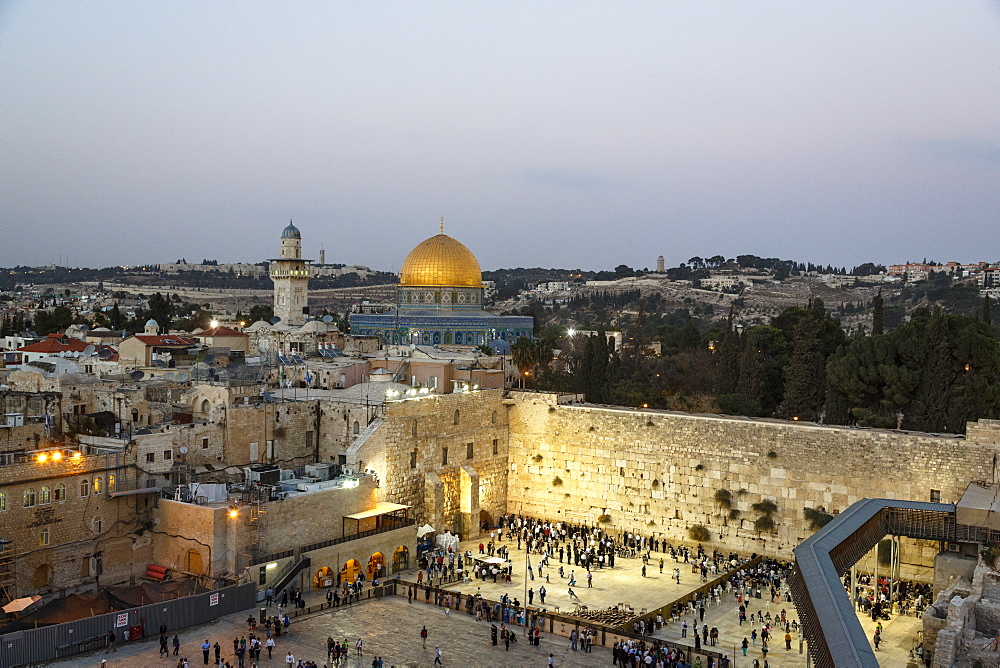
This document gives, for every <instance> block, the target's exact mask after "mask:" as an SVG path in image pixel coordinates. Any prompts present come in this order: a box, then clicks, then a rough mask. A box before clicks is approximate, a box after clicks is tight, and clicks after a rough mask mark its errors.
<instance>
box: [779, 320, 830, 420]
mask: <svg viewBox="0 0 1000 668" xmlns="http://www.w3.org/2000/svg"><path fill="white" fill-rule="evenodd" d="M818 332H819V323H818V321H817V320H815V319H813V318H807V319H804V320H802V321H801V322H800V323H799V325H798V326H797V327H796V331H795V344H794V345H795V347H794V348H793V350H792V359H791V361H790V362H789V364H788V366H787V367H786V370H785V391H784V399H783V400H782V402H781V408H780V411H779V412H780V414H781V415H782V416H783V417H789V418H790V417H796V418H797V417H803V418H805V419H808V420H816V419H817V418H818V417H819V413H820V410H821V409H822V407H823V400H824V394H825V393H824V387H825V385H826V382H825V381H826V379H825V369H824V366H825V363H826V360H825V358H824V357H823V353H822V351H821V350H820V341H819V338H818Z"/></svg>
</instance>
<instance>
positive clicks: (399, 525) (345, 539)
mask: <svg viewBox="0 0 1000 668" xmlns="http://www.w3.org/2000/svg"><path fill="white" fill-rule="evenodd" d="M414 524H416V520H414V519H413V518H412V517H408V518H406V519H405V520H400V521H399V522H394V523H392V524H391V525H390V526H381V527H378V528H375V529H369V530H368V531H362V532H361V533H352V534H351V535H349V536H341V537H340V538H331V539H330V540H325V541H322V542H320V543H313V544H312V545H306V546H305V547H299V548H293V549H291V550H285V551H284V552H275V553H273V554H269V555H267V556H266V557H264V558H263V559H255V560H254V561H253V562H252V563H251V564H250V565H251V566H255V565H257V564H263V563H266V562H268V561H277V560H278V559H286V558H288V557H292V556H294V555H295V554H296V553H298V554H304V553H306V552H313V551H314V550H319V549H322V548H324V547H330V546H331V545H340V544H342V543H349V542H350V541H352V540H359V539H361V538H368V537H369V536H374V535H376V534H380V533H385V532H387V531H395V530H396V529H403V528H405V527H409V526H413V525H414Z"/></svg>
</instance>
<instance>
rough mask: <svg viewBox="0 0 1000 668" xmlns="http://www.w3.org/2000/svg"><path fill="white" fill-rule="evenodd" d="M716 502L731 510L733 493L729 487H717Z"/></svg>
mask: <svg viewBox="0 0 1000 668" xmlns="http://www.w3.org/2000/svg"><path fill="white" fill-rule="evenodd" d="M715 502H716V503H717V504H719V505H720V506H722V507H723V508H725V509H726V510H729V509H730V508H732V507H733V493H732V492H730V491H729V490H728V489H717V490H715Z"/></svg>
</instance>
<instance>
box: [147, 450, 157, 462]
mask: <svg viewBox="0 0 1000 668" xmlns="http://www.w3.org/2000/svg"><path fill="white" fill-rule="evenodd" d="M155 461H156V453H155V452H147V453H146V463H147V464H152V463H153V462H155Z"/></svg>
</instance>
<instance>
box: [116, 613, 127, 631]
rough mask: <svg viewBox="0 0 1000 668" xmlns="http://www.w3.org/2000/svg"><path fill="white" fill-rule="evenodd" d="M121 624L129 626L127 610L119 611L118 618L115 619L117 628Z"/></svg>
mask: <svg viewBox="0 0 1000 668" xmlns="http://www.w3.org/2000/svg"><path fill="white" fill-rule="evenodd" d="M119 626H128V613H127V612H119V613H118V619H117V620H115V628H118V627H119Z"/></svg>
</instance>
